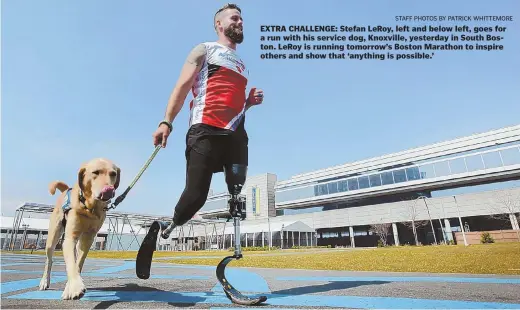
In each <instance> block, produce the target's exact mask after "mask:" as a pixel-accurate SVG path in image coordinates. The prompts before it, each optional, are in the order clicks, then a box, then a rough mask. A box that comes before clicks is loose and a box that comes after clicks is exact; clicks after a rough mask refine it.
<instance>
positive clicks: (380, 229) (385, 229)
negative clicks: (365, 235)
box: [370, 219, 391, 246]
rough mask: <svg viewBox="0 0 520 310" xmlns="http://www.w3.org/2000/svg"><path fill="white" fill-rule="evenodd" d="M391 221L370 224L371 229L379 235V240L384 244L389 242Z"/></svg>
mask: <svg viewBox="0 0 520 310" xmlns="http://www.w3.org/2000/svg"><path fill="white" fill-rule="evenodd" d="M390 226H391V224H390V223H383V219H381V223H379V224H374V225H370V231H371V232H373V233H374V234H376V235H378V236H379V240H381V242H382V243H383V246H386V245H387V244H388V234H389V233H390Z"/></svg>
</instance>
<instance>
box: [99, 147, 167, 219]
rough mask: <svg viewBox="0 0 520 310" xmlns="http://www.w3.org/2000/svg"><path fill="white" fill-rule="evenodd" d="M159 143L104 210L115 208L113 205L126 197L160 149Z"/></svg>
mask: <svg viewBox="0 0 520 310" xmlns="http://www.w3.org/2000/svg"><path fill="white" fill-rule="evenodd" d="M161 148H162V147H161V145H160V144H159V145H157V146H156V147H155V150H154V151H153V153H152V155H151V156H150V158H148V160H147V161H146V163H145V164H144V166H143V167H142V168H141V170H140V171H139V173H138V174H137V175H136V176H135V178H134V180H133V181H132V183H130V185H129V186H128V187H127V188H126V190H125V191H124V192H123V193H122V194H121V195H119V196H118V197H117V198H116V200H115V201H114V202H113V203H112V204H111V205H110V207H106V208H105V211H108V210H110V209H115V207H116V206H117V205H118V204H120V203H121V202H122V201H123V199H125V197H126V194H128V192H129V191H130V190H131V189H132V187H134V185H135V183H137V180H139V178H140V177H141V175H142V174H143V173H144V171H145V170H146V169H147V168H148V166H149V165H150V163H151V162H152V160H153V159H154V158H155V155H157V153H158V152H159V150H161Z"/></svg>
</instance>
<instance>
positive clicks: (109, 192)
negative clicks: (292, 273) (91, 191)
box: [100, 186, 115, 200]
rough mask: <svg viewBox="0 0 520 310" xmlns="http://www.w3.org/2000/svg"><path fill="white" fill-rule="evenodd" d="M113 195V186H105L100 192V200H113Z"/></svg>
mask: <svg viewBox="0 0 520 310" xmlns="http://www.w3.org/2000/svg"><path fill="white" fill-rule="evenodd" d="M114 194H115V189H114V187H113V186H105V187H104V188H103V190H102V191H101V197H100V198H101V199H102V200H109V199H110V198H113V197H114Z"/></svg>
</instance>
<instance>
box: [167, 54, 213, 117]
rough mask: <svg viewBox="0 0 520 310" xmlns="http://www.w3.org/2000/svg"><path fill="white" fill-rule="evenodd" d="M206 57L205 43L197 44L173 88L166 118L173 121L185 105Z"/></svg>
mask: <svg viewBox="0 0 520 310" xmlns="http://www.w3.org/2000/svg"><path fill="white" fill-rule="evenodd" d="M205 57H206V47H205V46H204V45H203V44H199V45H197V46H195V47H194V48H193V49H192V50H191V52H190V54H189V55H188V57H187V58H186V62H185V63H184V66H183V67H182V70H181V73H180V75H179V78H178V80H177V84H176V85H175V87H174V88H173V91H172V93H171V95H170V99H169V100H168V106H167V107H166V113H165V116H164V118H165V120H166V121H168V122H170V123H172V122H173V120H174V119H175V117H176V116H177V114H178V113H179V111H180V110H181V109H182V106H183V105H184V100H186V96H187V95H188V92H189V91H190V89H191V87H192V86H193V82H194V81H195V77H196V76H197V73H198V72H199V71H200V68H201V66H202V64H203V63H204V60H205Z"/></svg>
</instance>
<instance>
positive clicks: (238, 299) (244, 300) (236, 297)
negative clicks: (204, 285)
mask: <svg viewBox="0 0 520 310" xmlns="http://www.w3.org/2000/svg"><path fill="white" fill-rule="evenodd" d="M241 257H242V255H239V256H235V255H233V256H227V257H225V258H224V259H223V260H222V261H220V263H219V264H218V266H217V279H218V281H219V282H220V284H221V285H222V287H223V288H224V293H226V296H227V297H228V298H229V300H231V301H232V302H234V303H236V304H238V305H244V306H256V305H258V304H260V303H263V302H264V301H266V300H267V297H266V296H260V297H257V298H251V297H248V296H245V295H244V294H242V293H240V292H239V291H238V290H237V289H236V288H235V287H233V285H231V283H229V282H228V280H227V278H226V274H225V271H224V269H225V268H226V266H227V264H228V263H229V262H230V261H232V260H233V259H235V258H236V259H240V258H241Z"/></svg>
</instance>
